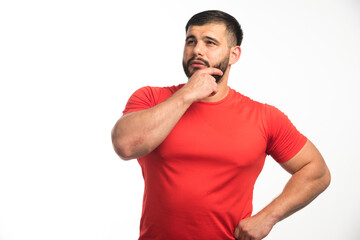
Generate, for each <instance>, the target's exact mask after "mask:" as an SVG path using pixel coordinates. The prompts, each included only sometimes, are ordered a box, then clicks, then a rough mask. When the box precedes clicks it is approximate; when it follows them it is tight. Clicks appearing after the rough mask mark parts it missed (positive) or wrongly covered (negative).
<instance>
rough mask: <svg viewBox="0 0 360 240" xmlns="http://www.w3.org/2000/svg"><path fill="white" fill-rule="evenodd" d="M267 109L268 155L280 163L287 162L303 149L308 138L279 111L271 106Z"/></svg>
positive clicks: (266, 106)
mask: <svg viewBox="0 0 360 240" xmlns="http://www.w3.org/2000/svg"><path fill="white" fill-rule="evenodd" d="M265 108H266V111H265V112H266V121H267V126H268V134H267V136H268V142H267V149H266V153H267V154H268V155H271V156H272V157H273V158H274V159H275V160H276V161H277V162H279V163H283V162H286V161H288V160H290V159H291V158H292V157H294V156H295V155H296V154H297V153H298V152H299V151H300V150H301V149H302V148H303V146H304V145H305V143H306V141H307V138H306V137H305V136H304V135H302V134H301V133H300V132H299V131H298V130H297V129H296V128H295V126H294V125H293V124H292V123H291V121H290V120H289V118H288V117H287V116H286V115H285V114H284V113H283V112H281V111H280V110H279V109H277V108H275V107H273V106H271V105H265Z"/></svg>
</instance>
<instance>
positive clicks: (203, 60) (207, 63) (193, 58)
mask: <svg viewBox="0 0 360 240" xmlns="http://www.w3.org/2000/svg"><path fill="white" fill-rule="evenodd" d="M194 60H196V61H202V62H203V63H204V64H205V65H206V66H207V67H210V64H209V62H208V61H206V60H205V59H203V58H200V57H198V58H196V57H192V58H190V59H189V60H188V61H187V65H188V66H189V65H190V62H191V61H194Z"/></svg>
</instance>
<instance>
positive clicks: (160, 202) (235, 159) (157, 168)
mask: <svg viewBox="0 0 360 240" xmlns="http://www.w3.org/2000/svg"><path fill="white" fill-rule="evenodd" d="M241 41H242V30H241V27H240V25H239V23H238V22H237V21H236V19H235V18H233V17H232V16H230V15H228V14H226V13H224V12H221V11H205V12H201V13H199V14H196V15H194V16H193V17H192V18H191V19H190V20H189V22H188V24H187V26H186V41H185V47H184V55H183V67H184V71H185V73H186V75H187V77H188V81H187V83H186V84H180V85H178V86H172V87H163V88H160V87H144V88H141V89H139V90H137V91H136V92H135V93H134V94H133V95H132V96H131V97H130V99H129V101H128V103H127V105H126V108H125V110H124V115H123V116H122V117H121V118H120V119H119V120H118V122H117V123H116V124H115V126H114V129H113V131H112V141H113V145H114V149H115V151H116V153H117V154H118V155H119V156H120V157H121V158H122V159H124V160H129V159H134V158H137V159H138V162H139V164H140V166H141V168H142V173H143V177H144V180H145V190H144V199H143V201H144V202H143V211H142V217H141V222H140V238H139V239H141V240H145V239H159V240H160V239H161V240H162V239H171V240H174V239H207V240H209V239H221V240H224V239H234V238H236V239H241V240H244V239H252V240H257V239H263V238H264V237H265V236H267V235H268V234H269V232H270V230H271V229H272V227H273V226H274V225H275V224H276V223H277V222H279V221H280V220H282V219H284V218H286V217H287V216H289V215H291V214H292V213H294V212H296V211H297V210H299V209H301V208H303V207H304V206H306V205H307V204H308V203H310V202H311V201H312V200H313V199H314V198H315V197H316V196H317V195H319V194H320V193H321V192H322V191H324V190H325V189H326V187H327V186H328V185H329V183H330V173H329V170H328V168H327V166H326V164H325V162H324V160H323V158H322V156H321V155H320V153H319V151H318V150H317V149H316V148H315V146H314V145H313V144H312V143H311V142H310V141H309V140H307V138H306V137H305V136H303V135H302V134H301V133H300V132H299V131H298V130H297V129H296V128H295V127H294V126H293V125H292V124H291V122H290V121H289V119H288V118H287V117H286V116H285V115H284V114H283V113H282V112H280V111H279V110H278V109H276V108H275V107H272V106H270V105H267V104H261V103H258V102H256V101H253V100H251V99H249V98H248V97H245V96H244V95H242V94H240V93H238V92H236V91H235V90H233V89H231V88H230V87H229V86H228V77H229V72H230V68H231V66H232V65H233V64H235V63H236V62H237V61H238V59H239V57H240V54H241V48H240V45H241ZM266 155H271V156H272V157H273V158H274V159H275V160H276V161H277V162H279V164H280V165H281V166H282V167H283V168H284V169H285V170H287V171H288V172H290V173H291V174H292V177H291V179H290V180H289V182H288V183H287V184H286V186H285V188H284V190H283V192H282V193H281V194H280V195H279V196H278V197H277V198H276V199H275V200H274V201H272V202H271V203H270V204H269V205H268V206H266V207H265V208H264V209H263V210H261V211H260V212H259V213H257V214H256V215H254V216H251V214H252V194H253V187H254V184H255V181H256V178H257V177H258V175H259V173H260V172H261V169H262V167H263V164H264V160H265V157H266Z"/></svg>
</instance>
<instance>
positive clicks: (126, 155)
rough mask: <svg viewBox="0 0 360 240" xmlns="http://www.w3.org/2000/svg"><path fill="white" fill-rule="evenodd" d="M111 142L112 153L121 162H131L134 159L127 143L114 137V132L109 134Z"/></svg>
mask: <svg viewBox="0 0 360 240" xmlns="http://www.w3.org/2000/svg"><path fill="white" fill-rule="evenodd" d="M111 140H112V144H113V148H114V151H115V152H116V154H117V155H118V156H119V157H120V158H121V159H122V160H131V159H134V158H135V157H134V156H133V152H132V150H131V147H130V145H129V144H128V141H125V140H122V139H121V138H120V137H118V136H116V135H115V134H114V132H112V134H111Z"/></svg>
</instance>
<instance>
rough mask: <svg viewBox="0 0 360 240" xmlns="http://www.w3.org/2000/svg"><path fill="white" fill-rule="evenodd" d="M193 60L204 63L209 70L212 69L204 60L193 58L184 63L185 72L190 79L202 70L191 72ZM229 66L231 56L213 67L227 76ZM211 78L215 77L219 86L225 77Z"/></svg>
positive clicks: (216, 76)
mask: <svg viewBox="0 0 360 240" xmlns="http://www.w3.org/2000/svg"><path fill="white" fill-rule="evenodd" d="M193 60H198V61H202V62H203V63H204V64H205V65H206V67H208V68H209V67H210V64H209V62H208V61H206V60H205V59H202V58H196V57H192V58H190V59H189V60H188V61H187V62H185V61H183V68H184V72H185V74H186V76H187V77H188V78H190V77H191V76H192V75H193V74H194V73H195V71H197V70H199V69H200V68H194V69H193V70H192V71H190V62H191V61H193ZM228 66H229V56H227V57H224V58H223V59H222V60H221V61H220V62H219V63H217V64H214V66H212V67H213V68H217V69H220V70H221V71H222V72H223V74H225V71H226V69H227V68H228ZM211 76H213V77H214V78H215V80H216V83H217V84H219V83H220V82H221V80H222V77H223V76H224V75H222V76H219V75H211Z"/></svg>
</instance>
